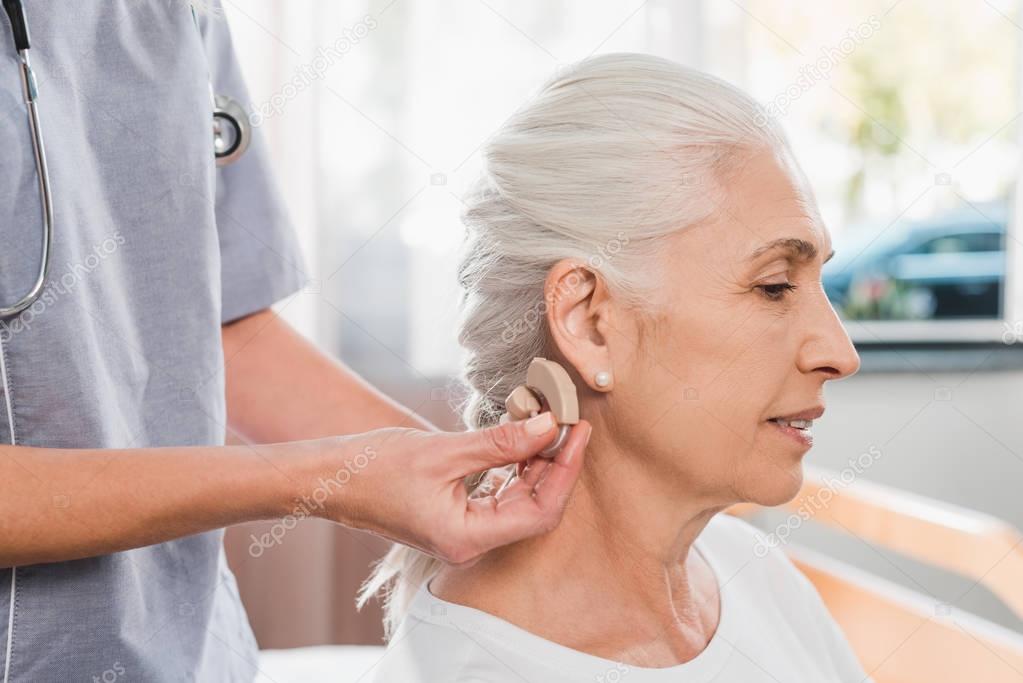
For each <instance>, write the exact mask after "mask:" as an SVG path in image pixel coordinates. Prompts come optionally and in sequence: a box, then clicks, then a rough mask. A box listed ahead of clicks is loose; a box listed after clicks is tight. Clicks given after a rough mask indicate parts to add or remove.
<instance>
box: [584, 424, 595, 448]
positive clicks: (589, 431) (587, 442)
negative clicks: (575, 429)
mask: <svg viewBox="0 0 1023 683" xmlns="http://www.w3.org/2000/svg"><path fill="white" fill-rule="evenodd" d="M591 436H593V427H592V425H591V426H589V427H587V428H586V443H584V444H583V448H586V447H587V446H589V445H590V437H591Z"/></svg>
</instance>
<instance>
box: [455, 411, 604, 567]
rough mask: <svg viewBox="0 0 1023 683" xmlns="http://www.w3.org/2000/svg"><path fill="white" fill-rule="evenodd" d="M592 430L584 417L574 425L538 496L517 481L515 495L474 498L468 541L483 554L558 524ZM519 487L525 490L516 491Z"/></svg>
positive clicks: (469, 511) (469, 513)
mask: <svg viewBox="0 0 1023 683" xmlns="http://www.w3.org/2000/svg"><path fill="white" fill-rule="evenodd" d="M590 432H591V427H590V425H589V423H588V422H586V421H584V420H583V421H580V422H579V424H578V425H576V426H575V427H573V429H572V432H571V434H570V435H569V437H568V440H567V442H566V444H565V446H564V448H563V450H562V451H561V453H559V455H558V457H557V458H555V460H554V461H553V462H551V463H550V464H549V465H547V467H546V468H545V472H546V474H545V476H544V478H543V481H542V485H541V486H540V488H539V489H538V490H536V495H535V496H528V495H521V494H520V493H519V490H525V484H524V483H522V482H521V481H517V482H515V483H513V484H511V485H510V486H509V487H508V491H511V492H512V495H510V496H509V497H508V498H507V499H504V498H503V497H502V499H495V498H493V497H492V496H491V497H487V498H483V499H478V500H470V501H469V505H468V509H467V511H466V538H465V541H466V542H467V543H468V544H470V545H471V546H472V547H475V548H479V549H480V552H481V553H483V552H486V551H488V550H490V549H493V548H496V547H499V546H502V545H506V544H508V543H513V542H515V541H519V540H522V539H524V538H528V537H530V536H535V535H537V534H540V533H544V532H547V531H550V530H551V529H553V528H554V527H556V526H557V524H558V522H560V521H561V517H562V515H563V514H564V510H565V507H566V505H567V504H568V499H569V495H570V494H571V491H572V487H573V486H574V484H575V482H576V480H577V479H578V478H579V473H580V472H581V471H582V465H583V460H584V458H583V456H584V451H585V448H586V442H587V441H588V440H589V437H590ZM519 486H521V487H522V489H518V490H516V488H517V487H519Z"/></svg>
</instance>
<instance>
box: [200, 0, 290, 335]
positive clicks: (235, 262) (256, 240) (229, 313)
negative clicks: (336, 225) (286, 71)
mask: <svg viewBox="0 0 1023 683" xmlns="http://www.w3.org/2000/svg"><path fill="white" fill-rule="evenodd" d="M210 5H211V9H210V10H208V11H207V12H205V13H204V14H203V16H202V17H201V19H200V26H201V28H202V34H203V41H204V43H205V48H206V58H207V60H208V62H209V66H210V77H211V80H212V81H213V89H214V91H215V92H216V93H217V94H218V95H227V96H228V97H231V98H233V99H234V100H236V101H237V102H238V103H239V104H240V105H241V106H242V107H243V108H244V109H245V110H246V111H249V112H251V111H253V109H252V102H251V100H250V98H249V93H248V89H247V87H246V85H245V80H244V78H243V77H242V73H241V69H240V67H239V64H238V61H237V59H236V57H235V53H234V47H233V45H232V42H231V33H230V29H229V28H228V25H227V18H226V17H225V16H224V11H223V9H222V8H221V6H220V2H219V1H218V2H212V3H210ZM211 125H212V124H211ZM252 131H253V139H252V144H251V145H250V146H249V148H248V150H246V152H245V153H244V154H242V156H241V157H240V158H239V159H238V160H236V161H235V162H234V163H232V164H229V165H227V166H224V167H221V168H218V169H217V192H216V218H217V232H218V234H219V240H220V260H221V292H222V294H221V303H222V308H221V320H222V322H224V323H228V322H231V321H233V320H237V319H239V318H242V317H244V316H246V315H249V314H251V313H255V312H256V311H259V310H262V309H264V308H267V307H268V306H270V305H271V304H273V303H275V302H277V301H279V300H281V299H283V298H285V297H287V296H288V295H290V294H293V293H295V292H296V291H298V290H299V289H301V288H302V287H303V286H304V285H305V284H306V281H307V279H308V277H307V274H306V270H305V265H304V263H303V260H302V254H301V251H300V249H299V246H298V242H297V240H296V236H295V231H294V229H293V227H292V225H291V223H290V220H289V218H288V215H287V211H286V209H285V206H284V202H283V200H282V199H281V196H280V191H279V190H278V188H277V185H276V183H275V181H274V177H273V173H272V169H271V166H270V163H269V159H268V156H267V149H266V143H265V140H264V139H263V136H262V131H261V130H260V129H259V128H258V127H255V126H254V127H253V128H252ZM211 135H212V133H211Z"/></svg>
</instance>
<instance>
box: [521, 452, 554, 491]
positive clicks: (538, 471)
mask: <svg viewBox="0 0 1023 683" xmlns="http://www.w3.org/2000/svg"><path fill="white" fill-rule="evenodd" d="M550 465H551V460H550V459H549V458H541V457H540V456H538V455H534V456H533V457H531V458H530V459H529V460H527V461H526V462H525V467H524V469H523V470H522V474H521V475H520V478H521V480H522V483H523V484H525V485H526V486H527V487H528V488H529V490H530V491H532V490H533V488H534V487H536V484H537V482H539V481H540V479H541V478H543V473H544V472H545V471H546V470H547V468H548V467H550ZM520 466H521V465H520Z"/></svg>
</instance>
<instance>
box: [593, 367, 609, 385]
mask: <svg viewBox="0 0 1023 683" xmlns="http://www.w3.org/2000/svg"><path fill="white" fill-rule="evenodd" d="M593 381H594V382H595V383H596V385H597V386H598V387H606V386H608V385H610V384H611V373H610V372H608V371H607V370H601V371H600V372H598V373H597V374H596V375H594V376H593Z"/></svg>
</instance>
